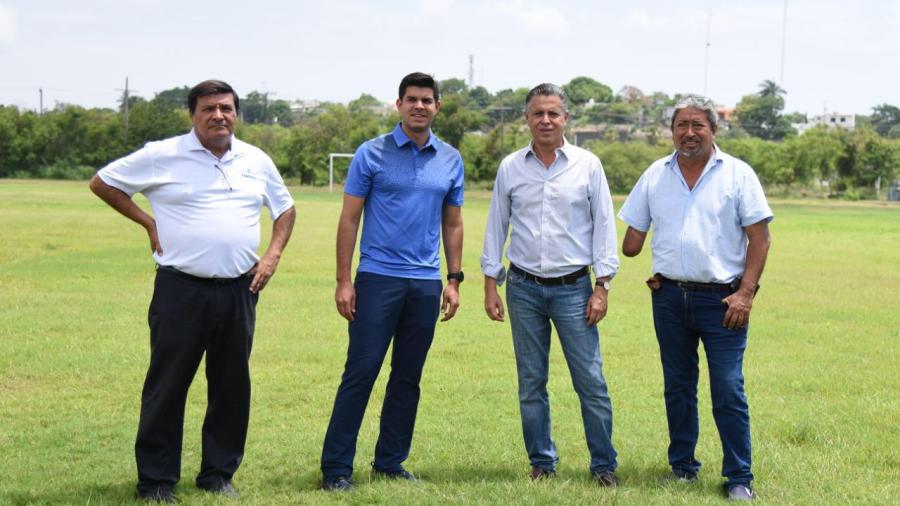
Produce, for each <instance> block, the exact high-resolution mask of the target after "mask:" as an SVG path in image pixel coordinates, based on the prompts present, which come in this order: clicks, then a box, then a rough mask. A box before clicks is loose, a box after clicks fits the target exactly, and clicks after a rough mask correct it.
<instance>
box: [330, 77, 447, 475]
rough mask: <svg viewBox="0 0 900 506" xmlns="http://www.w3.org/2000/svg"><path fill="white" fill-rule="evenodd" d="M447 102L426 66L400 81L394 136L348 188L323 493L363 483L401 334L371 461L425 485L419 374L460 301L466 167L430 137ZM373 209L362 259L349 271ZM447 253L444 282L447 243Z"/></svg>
mask: <svg viewBox="0 0 900 506" xmlns="http://www.w3.org/2000/svg"><path fill="white" fill-rule="evenodd" d="M439 109H440V93H439V91H438V85H437V83H436V82H435V81H434V79H433V78H432V77H431V76H429V75H427V74H422V73H420V72H416V73H413V74H410V75H408V76H406V77H404V78H403V80H402V81H401V82H400V90H399V98H398V99H397V110H398V111H399V112H400V118H401V120H400V123H399V124H398V125H397V126H396V127H395V128H394V130H393V132H391V133H388V134H385V135H382V136H380V137H377V138H375V139H371V140H369V141H367V142H365V143H364V144H363V145H362V146H360V147H359V149H358V150H357V151H356V154H355V155H354V157H353V161H352V162H351V164H350V172H349V174H348V175H347V181H346V183H345V186H344V207H343V211H342V212H341V217H340V222H339V224H338V234H337V288H336V290H335V303H336V305H337V310H338V312H339V313H340V314H341V316H343V317H344V318H346V319H347V321H348V322H349V325H348V330H349V337H350V340H349V345H348V348H347V361H346V363H345V365H344V374H343V376H342V378H341V384H340V387H339V388H338V391H337V395H336V397H335V400H334V409H333V411H332V414H331V421H330V422H329V424H328V431H327V433H326V435H325V443H324V445H323V449H322V488H324V489H325V490H330V491H345V490H349V489H350V488H351V487H352V482H351V480H350V478H351V475H352V473H353V458H354V455H355V453H356V440H357V436H358V434H359V429H360V425H361V424H362V419H363V415H364V413H365V410H366V405H367V404H368V402H369V395H370V394H371V392H372V387H373V386H374V384H375V379H376V378H377V377H378V372H379V371H380V370H381V364H382V362H383V361H384V357H385V354H386V353H387V349H388V346H389V345H390V344H391V341H392V340H393V352H392V357H391V373H390V377H389V378H388V383H387V389H386V391H385V395H384V404H383V405H382V409H381V430H380V432H379V436H378V442H377V444H376V447H375V460H374V461H373V462H372V473H373V475H374V476H378V477H385V478H390V479H404V480H415V477H414V476H413V475H412V474H411V473H410V472H408V471H407V470H406V469H404V467H403V465H402V464H403V462H404V461H405V460H406V458H407V457H408V456H409V450H410V446H411V443H412V434H413V427H414V425H415V420H416V411H417V408H418V403H419V381H420V379H421V376H422V369H423V367H424V365H425V357H426V355H427V354H428V349H429V348H430V346H431V341H432V339H433V337H434V329H435V324H436V322H437V318H438V311H439V310H440V311H442V312H443V313H444V317H443V318H442V320H441V321H446V320H449V319H450V318H452V317H453V316H454V314H456V310H457V308H458V307H459V291H458V287H459V283H460V282H462V280H463V274H462V271H461V270H460V262H461V257H462V239H463V224H462V214H461V209H460V206H462V203H463V164H462V158H461V157H460V155H459V152H458V151H456V149H454V148H453V147H452V146H450V145H448V144H446V143H444V142H443V141H441V140H440V139H438V138H437V137H435V136H434V133H432V132H431V122H432V121H433V120H434V117H435V115H436V114H437V112H438V110H439ZM363 211H365V219H364V220H363V230H362V238H361V240H360V256H359V266H358V268H357V272H356V280H355V282H354V283H351V277H350V271H351V260H352V258H353V250H354V248H355V243H356V233H357V230H358V228H359V222H360V217H361V215H362V214H363ZM441 236H443V242H444V250H445V253H446V258H447V264H448V265H447V268H448V271H449V273H448V274H447V279H448V283H447V287H446V288H443V289H442V283H441V264H440V241H441Z"/></svg>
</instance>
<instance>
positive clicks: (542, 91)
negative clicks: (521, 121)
mask: <svg viewBox="0 0 900 506" xmlns="http://www.w3.org/2000/svg"><path fill="white" fill-rule="evenodd" d="M537 95H541V96H544V97H559V100H560V101H561V102H562V108H563V111H564V112H569V97H567V96H566V92H565V91H563V89H562V88H561V87H559V86H557V85H555V84H551V83H541V84H539V85H537V86H535V87H534V88H531V91H529V92H528V95H526V96H525V112H526V113H527V112H528V104H530V103H531V99H532V98H534V97H536V96H537Z"/></svg>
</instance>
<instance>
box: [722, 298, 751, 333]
mask: <svg viewBox="0 0 900 506" xmlns="http://www.w3.org/2000/svg"><path fill="white" fill-rule="evenodd" d="M722 303H723V304H725V305H727V306H728V310H727V311H725V320H724V321H722V326H724V327H727V328H729V329H731V330H734V329H742V328H744V327H746V326H747V324H748V323H750V308H752V307H753V294H752V293H750V294H748V293H746V292H744V291H743V290H738V291H736V292H734V293H733V294H731V295H729V296H728V297H725V298H724V299H722Z"/></svg>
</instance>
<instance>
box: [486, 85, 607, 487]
mask: <svg viewBox="0 0 900 506" xmlns="http://www.w3.org/2000/svg"><path fill="white" fill-rule="evenodd" d="M568 119H569V111H568V99H567V98H566V94H565V93H564V92H563V90H562V89H561V88H560V87H559V86H556V85H553V84H541V85H539V86H537V87H535V88H534V89H532V90H531V91H530V92H529V93H528V95H527V97H526V100H525V121H526V123H527V124H528V127H529V128H530V130H531V135H532V142H531V144H530V145H529V146H528V147H526V148H524V149H521V150H519V151H516V152H515V153H513V154H511V155H509V156H507V157H506V158H505V159H504V160H503V161H502V162H501V163H500V167H499V168H498V170H497V180H496V181H495V183H494V193H493V197H492V199H491V206H490V211H489V214H488V224H487V231H486V233H485V238H484V251H483V253H482V255H481V270H482V272H483V273H484V276H485V278H484V297H485V301H484V308H485V311H486V312H487V315H488V317H490V318H491V319H492V320H495V321H500V322H502V321H504V308H503V302H502V301H501V299H500V296H499V295H498V293H497V286H499V285H501V284H503V282H504V281H507V282H508V283H507V288H506V303H507V306H508V307H509V317H510V325H511V327H512V336H513V347H514V350H515V355H516V369H517V372H518V381H519V408H520V412H521V416H522V432H523V436H524V439H525V449H526V451H527V452H528V458H529V459H530V461H531V478H532V479H533V480H539V479H543V478H549V477H552V476H554V475H555V474H556V465H557V463H558V461H559V457H558V455H557V452H556V445H555V444H554V442H553V438H552V437H551V434H550V432H551V431H550V402H549V399H548V397H547V376H548V372H549V363H548V358H549V351H550V325H551V323H552V324H553V326H554V327H556V332H557V334H558V336H559V340H560V344H561V345H562V349H563V353H564V354H565V357H566V362H567V364H568V366H569V371H570V373H571V376H572V383H573V385H574V387H575V391H576V393H577V394H578V398H579V400H580V401H581V415H582V420H583V422H584V431H585V437H586V439H587V444H588V449H589V451H590V455H591V462H590V470H591V473H592V475H593V477H594V479H595V480H596V481H597V482H598V483H599V484H600V485H601V486H606V487H615V486H616V484H617V479H616V475H615V470H616V466H617V462H616V451H615V449H614V448H613V444H612V404H611V402H610V399H609V395H608V394H607V387H606V380H605V379H604V377H603V370H602V359H601V356H600V337H599V333H598V331H597V323H598V322H599V321H600V320H602V319H603V317H604V316H606V310H607V294H608V290H609V281H610V280H611V279H612V277H613V276H615V274H616V270H617V269H618V265H619V259H618V256H617V254H616V245H617V243H616V227H615V219H614V215H613V207H612V198H611V197H610V193H609V186H608V184H607V182H606V176H605V175H604V173H603V167H602V166H601V165H600V160H599V159H597V157H596V156H595V155H594V154H592V153H590V152H588V151H585V150H583V149H581V148H579V147H577V146H573V145H571V144H569V143H568V142H566V140H565V138H564V137H563V131H564V129H565V126H566V122H567V121H568ZM510 227H512V232H511V234H510V240H509V249H508V250H507V252H506V256H507V258H508V259H509V261H510V268H509V272H508V273H507V271H506V269H505V267H504V266H503V263H502V256H503V247H504V245H505V243H506V238H507V233H508V232H509V229H510ZM591 268H593V270H594V274H595V275H596V278H597V284H596V287H594V286H592V283H591V276H590V269H591Z"/></svg>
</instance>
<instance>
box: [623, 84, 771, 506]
mask: <svg viewBox="0 0 900 506" xmlns="http://www.w3.org/2000/svg"><path fill="white" fill-rule="evenodd" d="M717 119H718V116H717V114H716V109H715V104H714V103H713V102H712V101H711V100H709V99H708V98H705V97H699V96H695V95H689V96H687V97H685V98H683V99H682V100H681V101H680V102H679V103H678V104H677V105H676V106H675V113H674V115H673V117H672V139H673V141H674V143H675V152H674V153H672V154H671V155H669V156H667V157H665V158H662V159H660V160H657V161H656V162H654V163H653V165H651V166H650V168H648V169H647V171H646V172H644V174H643V175H642V176H641V178H640V179H639V180H638V182H637V184H636V185H635V187H634V189H633V190H632V191H631V194H630V195H629V196H628V199H627V200H626V201H625V204H624V205H623V206H622V209H621V210H620V211H619V218H621V219H622V220H623V221H625V222H626V223H627V224H628V230H627V231H626V233H625V239H624V241H623V244H622V252H623V253H624V254H625V255H626V256H629V257H630V256H635V255H637V254H638V253H640V251H641V249H642V247H643V244H644V240H645V238H646V236H647V232H648V231H649V230H650V228H651V226H652V228H653V240H652V242H651V249H652V251H653V272H654V275H653V277H652V278H650V279H649V280H648V281H647V284H648V285H649V286H650V288H651V294H652V299H653V321H654V325H655V327H656V337H657V340H658V342H659V351H660V357H661V360H662V367H663V378H664V381H665V402H666V415H667V418H668V425H669V440H670V441H669V452H668V453H669V465H670V466H671V467H672V475H671V478H673V479H676V480H679V481H684V482H692V481H696V479H697V473H698V472H699V471H700V462H699V461H698V460H697V459H696V457H695V455H694V450H695V449H696V446H697V438H698V436H699V422H698V417H697V380H698V376H699V373H698V355H697V347H698V344H699V342H700V341H702V342H703V347H704V349H705V351H706V358H707V362H708V365H709V377H710V391H711V397H712V405H713V417H714V418H715V421H716V427H717V428H718V429H719V436H720V438H721V441H722V447H723V453H724V458H723V461H722V476H724V477H725V478H726V479H727V482H726V483H725V488H726V490H727V492H728V496H729V498H730V499H736V500H751V499H753V498H754V497H755V494H754V492H753V489H752V488H751V484H752V481H753V473H752V472H751V470H750V454H751V451H750V411H749V406H748V404H747V397H746V396H745V394H744V375H743V371H742V369H743V359H744V349H745V348H746V346H747V324H748V322H749V318H750V308H751V307H752V305H753V297H754V295H755V294H756V290H757V288H758V286H759V285H758V282H759V278H760V276H761V275H762V271H763V266H764V265H765V262H766V256H767V254H768V251H769V244H770V238H769V228H768V223H769V221H771V220H772V217H773V215H772V211H771V209H769V205H768V203H767V202H766V197H765V195H764V194H763V190H762V186H761V185H760V183H759V179H758V178H757V177H756V174H755V173H754V172H753V169H751V168H750V166H749V165H747V164H746V163H744V162H742V161H741V160H738V159H736V158H734V157H732V156H730V155H728V154H726V153H724V152H722V150H720V149H719V148H718V146H716V145H715V144H714V141H715V134H716V127H717Z"/></svg>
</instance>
